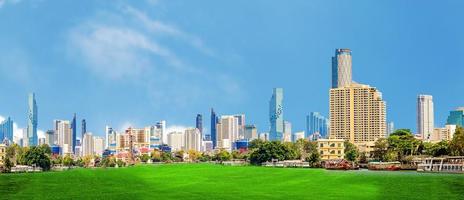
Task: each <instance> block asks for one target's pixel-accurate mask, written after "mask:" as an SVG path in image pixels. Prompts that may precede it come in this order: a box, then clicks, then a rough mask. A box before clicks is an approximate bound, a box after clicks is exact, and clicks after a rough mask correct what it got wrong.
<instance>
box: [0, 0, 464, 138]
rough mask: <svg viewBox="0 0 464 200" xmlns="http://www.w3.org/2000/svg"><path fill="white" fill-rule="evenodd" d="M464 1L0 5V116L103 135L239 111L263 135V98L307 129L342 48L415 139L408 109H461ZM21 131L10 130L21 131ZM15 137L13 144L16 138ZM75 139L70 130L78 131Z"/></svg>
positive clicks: (323, 104)
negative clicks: (430, 104)
mask: <svg viewBox="0 0 464 200" xmlns="http://www.w3.org/2000/svg"><path fill="white" fill-rule="evenodd" d="M463 7H464V1H459V0H454V1H447V0H443V1H420V3H418V2H417V1H404V0H398V1H395V0H391V1H370V0H365V1H361V0H355V1H342V0H311V1H308V0H293V1H284V0H274V1H267V0H253V1H249V0H235V1H217V0H198V1H180V0H145V1H144V0H140V1H124V0H113V1H104V0H96V1H87V0H81V1H71V0H63V1H49V0H0V27H1V29H0V30H1V31H0V90H1V91H2V93H1V94H2V95H1V96H0V118H6V117H8V116H10V117H11V118H12V119H13V120H14V121H15V122H16V124H17V125H16V126H17V127H19V128H24V127H25V126H26V122H27V95H28V93H29V92H35V93H36V96H37V104H38V107H39V125H38V127H39V129H40V130H48V129H51V128H52V125H53V122H52V121H53V120H54V119H68V120H71V119H72V115H73V113H77V117H78V120H79V121H80V120H82V119H83V118H85V119H86V121H87V129H88V130H89V131H91V132H93V133H94V134H96V135H103V134H104V129H105V125H110V126H112V127H114V128H116V129H117V130H122V129H124V128H126V127H128V126H133V127H144V126H149V125H153V124H155V123H156V122H157V121H159V120H166V121H167V125H168V127H170V128H182V127H192V126H195V117H196V114H197V113H200V114H203V120H204V127H206V132H209V126H210V124H209V112H210V109H211V108H214V109H215V111H216V112H217V113H218V114H221V115H226V114H237V113H244V114H246V121H247V123H249V124H256V125H257V126H258V131H259V132H266V131H268V129H269V120H268V112H269V111H268V108H269V105H268V103H269V99H270V97H271V95H272V88H274V87H282V88H284V118H285V119H286V120H288V121H290V122H291V123H292V125H293V131H300V130H304V129H305V116H306V115H307V114H309V112H311V111H318V112H321V113H322V114H323V115H325V116H327V113H328V96H329V88H330V83H331V80H330V77H331V74H330V73H331V57H332V56H333V55H334V52H335V49H336V48H350V49H351V50H352V55H353V79H354V81H356V82H358V83H363V84H368V85H371V86H374V87H376V88H377V89H379V90H380V91H381V92H382V93H383V98H384V100H385V101H386V102H387V118H388V121H393V122H394V123H395V128H410V129H412V130H414V131H415V130H416V101H417V100H416V98H417V95H419V94H430V95H433V98H434V104H435V126H436V127H440V126H443V125H444V123H445V121H446V117H447V115H448V113H449V111H450V110H453V109H455V108H456V107H459V106H464V98H463V93H462V92H463V91H464V84H463V83H462V77H463V74H464V59H462V55H464V37H462V36H463V35H464V26H462V19H463V18H462V8H463ZM19 128H18V130H19ZM15 134H16V133H15ZM78 135H80V133H79V134H78Z"/></svg>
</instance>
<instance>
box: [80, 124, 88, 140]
mask: <svg viewBox="0 0 464 200" xmlns="http://www.w3.org/2000/svg"><path fill="white" fill-rule="evenodd" d="M81 126H82V127H81V129H82V133H81V141H82V140H83V139H84V134H85V133H87V122H86V121H85V119H82V125H81Z"/></svg>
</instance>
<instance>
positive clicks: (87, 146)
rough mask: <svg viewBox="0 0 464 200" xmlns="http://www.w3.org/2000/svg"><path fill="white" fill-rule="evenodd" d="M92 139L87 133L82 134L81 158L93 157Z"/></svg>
mask: <svg viewBox="0 0 464 200" xmlns="http://www.w3.org/2000/svg"><path fill="white" fill-rule="evenodd" d="M94 145H95V142H94V138H93V134H92V133H90V132H87V133H85V134H84V138H83V139H82V156H93V155H95V154H94Z"/></svg>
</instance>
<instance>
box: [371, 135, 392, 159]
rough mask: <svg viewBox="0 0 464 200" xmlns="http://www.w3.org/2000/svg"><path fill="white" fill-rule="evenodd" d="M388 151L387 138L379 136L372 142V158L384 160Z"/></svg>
mask: <svg viewBox="0 0 464 200" xmlns="http://www.w3.org/2000/svg"><path fill="white" fill-rule="evenodd" d="M387 151H388V140H387V139H385V138H379V139H378V140H377V141H376V142H375V144H374V152H373V154H372V156H373V158H374V159H376V160H379V161H385V160H386V157H385V156H386V155H387Z"/></svg>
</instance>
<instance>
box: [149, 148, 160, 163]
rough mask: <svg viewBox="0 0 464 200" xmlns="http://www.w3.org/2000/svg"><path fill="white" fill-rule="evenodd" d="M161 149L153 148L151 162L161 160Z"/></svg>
mask: <svg viewBox="0 0 464 200" xmlns="http://www.w3.org/2000/svg"><path fill="white" fill-rule="evenodd" d="M161 153H162V152H161V151H160V150H158V149H153V151H152V152H151V160H152V161H153V162H161V161H162V160H161Z"/></svg>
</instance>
